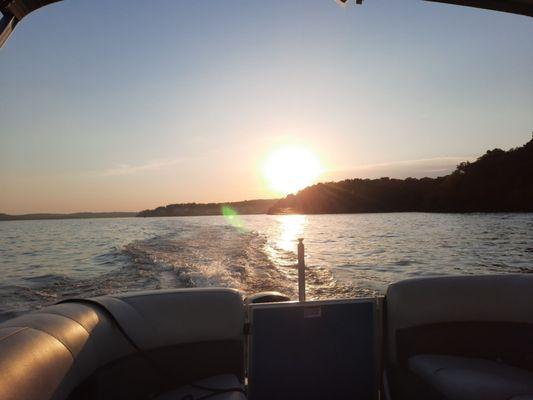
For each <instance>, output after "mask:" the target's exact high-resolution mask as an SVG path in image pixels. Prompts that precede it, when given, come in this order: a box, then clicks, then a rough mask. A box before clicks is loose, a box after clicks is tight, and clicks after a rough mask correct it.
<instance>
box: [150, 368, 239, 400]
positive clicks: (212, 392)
mask: <svg viewBox="0 0 533 400" xmlns="http://www.w3.org/2000/svg"><path fill="white" fill-rule="evenodd" d="M231 389H237V390H231ZM239 389H240V390H239ZM225 390H227V391H225ZM218 391H221V392H220V393H219V394H216V392H218ZM204 396H209V399H213V400H246V396H245V395H244V393H243V392H242V385H241V383H240V382H239V380H238V379H237V377H236V376H235V375H231V374H224V375H216V376H212V377H210V378H206V379H202V380H199V381H196V382H194V383H193V384H191V385H185V386H182V387H180V388H178V389H175V390H172V391H170V392H166V393H164V394H162V395H160V396H158V397H156V400H197V399H200V398H203V397H204Z"/></svg>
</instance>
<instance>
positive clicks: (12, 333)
mask: <svg viewBox="0 0 533 400" xmlns="http://www.w3.org/2000/svg"><path fill="white" fill-rule="evenodd" d="M7 328H19V329H17V330H16V331H15V332H11V333H10V334H9V335H7V336H4V337H3V338H2V339H0V341H2V340H5V339H7V338H9V337H11V336H13V335H15V334H17V333H19V332H22V331H23V330H25V329H28V327H27V326H9V327H7Z"/></svg>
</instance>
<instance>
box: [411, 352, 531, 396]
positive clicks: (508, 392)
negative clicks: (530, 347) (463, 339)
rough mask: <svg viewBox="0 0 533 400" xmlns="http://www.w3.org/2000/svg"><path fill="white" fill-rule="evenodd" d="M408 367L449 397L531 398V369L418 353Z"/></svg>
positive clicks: (487, 361)
mask: <svg viewBox="0 0 533 400" xmlns="http://www.w3.org/2000/svg"><path fill="white" fill-rule="evenodd" d="M408 364H409V369H410V370H411V372H413V373H415V374H416V375H418V376H419V377H421V378H423V379H424V380H425V381H426V382H428V383H429V384H431V385H432V386H433V387H434V388H435V389H436V390H437V391H438V392H439V393H440V394H442V395H443V396H444V397H445V398H446V399H449V400H478V399H479V400H527V399H530V400H531V399H533V372H530V371H527V370H524V369H521V368H516V367H511V366H509V365H505V364H503V363H498V362H495V361H489V360H484V359H481V358H465V357H455V356H446V355H431V354H422V355H417V356H414V357H411V358H410V359H409V361H408Z"/></svg>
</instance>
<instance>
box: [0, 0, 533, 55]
mask: <svg viewBox="0 0 533 400" xmlns="http://www.w3.org/2000/svg"><path fill="white" fill-rule="evenodd" d="M58 1H61V0H0V13H1V14H0V15H1V17H2V18H1V19H0V47H2V46H3V45H4V43H5V42H6V40H7V39H8V38H9V36H10V35H11V33H12V32H13V30H14V29H15V26H16V25H17V24H18V23H19V22H20V20H22V18H24V17H25V16H26V15H28V14H29V13H31V12H32V11H35V10H37V9H39V8H41V7H44V6H47V5H49V4H52V3H56V2H58ZM339 1H340V2H342V3H347V2H348V1H349V0H339ZM425 1H432V2H437V3H449V4H455V5H460V6H468V7H476V8H484V9H487V10H495V11H503V12H508V13H513V14H521V15H527V16H529V17H533V0H425ZM355 3H357V4H362V3H363V0H355Z"/></svg>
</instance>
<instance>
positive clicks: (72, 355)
mask: <svg viewBox="0 0 533 400" xmlns="http://www.w3.org/2000/svg"><path fill="white" fill-rule="evenodd" d="M13 328H21V330H22V329H32V330H34V331H38V332H42V333H44V334H45V335H48V336H50V337H52V338H54V339H55V340H57V341H58V342H59V343H61V344H62V345H63V347H65V348H66V349H67V350H68V352H69V353H70V356H71V357H72V359H73V360H75V359H76V357H74V354H73V353H72V350H70V348H69V347H68V346H67V345H66V344H65V343H63V341H62V340H61V339H59V338H58V337H57V336H55V335H54V334H52V333H50V332H47V331H45V330H43V329H39V328H35V327H33V326H13ZM17 332H20V331H17ZM14 333H16V332H14ZM10 336H11V335H10Z"/></svg>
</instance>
